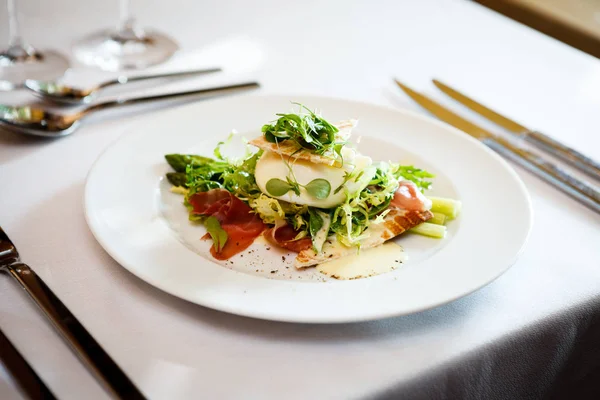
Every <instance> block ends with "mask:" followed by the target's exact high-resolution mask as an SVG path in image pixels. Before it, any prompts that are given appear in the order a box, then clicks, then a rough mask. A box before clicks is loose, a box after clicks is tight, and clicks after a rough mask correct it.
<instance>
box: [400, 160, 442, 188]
mask: <svg viewBox="0 0 600 400" xmlns="http://www.w3.org/2000/svg"><path fill="white" fill-rule="evenodd" d="M392 173H393V174H394V176H395V177H396V178H398V179H400V178H404V179H407V180H409V181H411V182H413V183H414V184H415V185H417V187H418V188H419V189H420V190H421V192H423V191H425V190H427V189H429V188H430V187H431V181H430V180H429V179H431V178H435V175H433V174H432V173H430V172H427V171H425V170H423V169H420V168H417V167H415V166H413V165H397V164H393V165H392Z"/></svg>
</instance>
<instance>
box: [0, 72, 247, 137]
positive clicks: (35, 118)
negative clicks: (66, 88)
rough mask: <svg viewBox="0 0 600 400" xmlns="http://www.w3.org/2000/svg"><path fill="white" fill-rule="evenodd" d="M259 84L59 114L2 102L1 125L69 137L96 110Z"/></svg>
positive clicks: (109, 103)
mask: <svg viewBox="0 0 600 400" xmlns="http://www.w3.org/2000/svg"><path fill="white" fill-rule="evenodd" d="M258 87H259V84H258V83H257V82H248V83H240V84H237V85H229V86H219V87H213V88H208V89H200V90H191V91H186V92H177V93H169V94H161V95H155V96H146V97H134V98H126V99H118V100H114V101H107V102H102V103H96V104H92V105H89V106H87V107H86V108H84V109H83V110H80V111H77V112H75V113H73V114H59V113H55V112H52V111H48V110H45V109H42V108H33V107H28V106H18V107H13V106H4V105H0V126H5V127H6V128H7V129H11V130H13V131H16V132H20V133H26V134H30V135H36V136H47V137H58V136H66V135H69V134H71V133H73V132H74V131H75V130H76V129H77V128H78V127H79V124H80V121H81V119H82V118H83V117H85V116H87V115H88V114H90V113H92V112H94V111H100V110H105V109H108V108H114V107H119V106H124V105H132V104H141V103H147V102H151V101H158V100H167V99H175V98H180V97H187V96H197V95H201V94H204V95H219V94H227V93H237V92H240V91H243V90H248V89H255V88H258Z"/></svg>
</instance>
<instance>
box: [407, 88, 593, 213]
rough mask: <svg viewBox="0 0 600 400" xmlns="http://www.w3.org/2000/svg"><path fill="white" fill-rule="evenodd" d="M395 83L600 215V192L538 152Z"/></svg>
mask: <svg viewBox="0 0 600 400" xmlns="http://www.w3.org/2000/svg"><path fill="white" fill-rule="evenodd" d="M396 84H397V85H398V86H399V87H400V88H401V89H402V90H403V91H404V92H405V93H406V94H407V95H408V96H410V97H411V98H412V99H413V100H415V101H416V102H417V103H418V104H419V105H421V106H422V107H423V108H425V109H426V110H428V111H429V112H431V113H432V114H434V115H435V116H436V117H438V118H439V119H441V120H442V121H445V122H447V123H449V124H450V125H452V126H454V127H456V128H458V129H460V130H461V131H463V132H465V133H467V134H469V135H471V136H473V137H475V138H476V139H478V140H480V141H481V142H482V143H484V144H485V145H487V146H488V147H490V148H492V149H493V150H495V151H496V152H498V153H500V154H502V155H503V156H505V157H506V158H509V159H510V160H512V161H514V162H515V163H517V164H519V165H521V166H522V167H524V168H526V169H527V170H528V171H530V172H532V173H533V174H535V175H536V176H538V177H540V178H542V179H543V180H545V181H546V182H548V183H550V184H551V185H553V186H555V187H556V188H558V189H559V190H561V191H562V192H564V193H566V194H567V195H569V196H571V197H572V198H574V199H576V200H578V201H579V202H580V203H582V204H584V205H585V206H587V207H589V208H590V209H592V210H594V211H595V212H597V213H599V214H600V191H598V189H596V188H595V187H593V186H591V185H590V184H588V183H586V182H583V181H581V180H579V179H577V178H576V177H574V176H573V175H571V174H569V173H568V172H567V171H565V170H563V169H562V168H560V167H558V166H556V165H554V164H552V163H550V162H548V161H546V160H544V159H543V158H542V157H540V156H538V155H537V154H535V153H532V152H530V151H527V150H525V149H523V148H520V147H518V146H516V145H514V144H512V143H511V142H509V141H508V140H505V139H503V138H501V137H498V136H496V135H494V134H493V133H491V132H489V131H487V130H486V129H484V128H482V127H480V126H477V125H475V124H474V123H472V122H470V121H467V120H466V119H464V118H463V117H461V116H459V115H457V114H455V113H454V112H452V111H450V110H449V109H447V108H445V107H444V106H442V105H441V104H439V103H437V102H435V101H433V100H432V99H430V98H428V97H427V96H425V95H423V94H421V93H418V92H416V91H414V90H412V89H411V88H409V87H408V86H406V85H404V84H402V83H401V82H399V81H398V80H396Z"/></svg>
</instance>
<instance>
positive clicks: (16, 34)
mask: <svg viewBox="0 0 600 400" xmlns="http://www.w3.org/2000/svg"><path fill="white" fill-rule="evenodd" d="M7 8H8V18H9V20H8V26H9V40H8V48H7V49H4V50H0V90H9V89H13V88H15V87H19V86H21V85H22V84H23V82H24V81H25V80H26V79H38V80H53V79H55V78H57V77H59V76H61V75H62V74H64V72H65V70H66V69H67V68H68V67H69V61H68V60H67V58H66V57H64V56H63V55H61V54H60V53H57V52H55V51H50V50H44V51H39V50H37V49H35V48H33V47H31V46H30V45H28V44H27V43H25V42H24V41H23V39H22V37H21V34H20V31H19V20H18V16H17V8H16V4H15V0H7Z"/></svg>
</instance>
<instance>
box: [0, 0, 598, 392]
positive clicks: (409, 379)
mask: <svg viewBox="0 0 600 400" xmlns="http://www.w3.org/2000/svg"><path fill="white" fill-rule="evenodd" d="M18 3H19V4H20V5H21V10H22V12H21V14H22V28H23V30H24V32H25V37H26V38H27V39H28V40H29V41H30V42H32V43H34V44H35V45H37V46H39V47H42V48H43V47H55V48H58V49H60V50H63V51H65V52H66V51H68V48H69V44H70V43H71V42H72V41H73V40H75V39H77V38H79V37H81V36H82V35H84V34H85V33H88V32H90V31H92V30H95V29H99V28H101V27H105V26H109V25H111V24H112V23H114V22H115V20H116V17H117V4H116V3H117V2H116V1H114V3H115V4H111V2H95V1H91V0H87V1H80V0H60V1H52V2H37V1H32V0H19V1H18ZM132 6H133V9H134V11H135V14H137V15H138V16H139V19H140V20H141V21H142V22H143V24H146V25H151V26H153V27H156V28H160V29H161V30H164V31H166V32H168V33H170V34H171V35H172V36H173V37H175V38H176V39H177V40H178V42H179V43H180V44H181V47H182V50H181V52H180V54H179V55H178V56H177V57H176V58H175V59H174V60H173V61H172V62H170V63H169V64H168V65H166V66H164V68H169V69H179V68H192V67H198V66H202V65H221V66H223V67H224V68H226V73H225V74H223V75H222V76H218V77H212V78H202V79H198V80H194V81H186V82H185V83H174V84H169V85H166V86H161V87H155V88H151V89H149V90H151V91H159V90H171V89H175V88H182V87H185V86H187V87H191V86H203V85H208V84H209V82H210V83H217V82H232V81H236V80H242V79H245V78H256V79H258V80H260V82H261V83H262V84H263V89H262V90H263V91H264V92H278V93H281V92H285V93H301V94H323V95H330V96H338V97H346V98H352V99H360V100H364V101H370V102H375V103H380V104H387V105H392V106H396V107H405V108H409V109H413V110H417V111H419V112H421V110H420V109H419V108H418V106H416V105H415V104H413V103H411V102H410V101H409V100H408V99H407V98H406V97H404V96H403V95H402V94H400V93H399V91H398V90H397V89H396V88H395V87H394V85H393V84H392V81H391V78H392V77H398V78H401V79H402V80H403V81H405V82H407V83H409V84H411V85H412V86H414V87H415V88H422V89H425V91H426V92H429V93H431V94H434V95H435V96H436V97H438V98H440V99H442V100H444V101H447V100H446V99H444V98H443V97H442V96H441V95H440V94H439V93H437V92H436V91H435V89H434V88H433V87H432V85H431V84H430V82H429V79H431V78H432V77H438V78H440V79H442V80H444V81H447V82H448V83H451V84H453V85H455V86H456V87H458V88H461V89H463V90H464V91H465V92H467V93H471V94H473V95H474V96H476V97H477V98H478V99H481V100H482V101H483V102H485V103H489V104H492V105H493V106H494V107H495V108H497V109H499V110H502V111H503V112H505V113H506V114H508V115H510V116H512V117H514V118H515V119H517V120H519V121H523V122H525V123H526V124H528V125H530V126H532V127H536V128H538V129H540V130H542V131H544V132H546V133H547V134H550V135H552V136H554V137H556V138H558V139H560V140H561V141H564V142H565V143H567V144H570V145H572V146H574V147H576V148H579V149H582V150H584V151H586V152H587V153H589V155H591V156H593V157H595V158H596V159H600V134H599V133H598V132H599V131H600V112H599V110H600V62H599V61H598V60H597V59H595V58H592V57H590V56H588V55H586V54H583V53H581V52H579V51H576V50H574V49H572V48H569V47H568V46H566V45H563V44H561V43H559V42H557V41H555V40H552V39H550V38H548V37H546V36H544V35H542V34H540V33H537V32H535V31H532V30H530V29H528V28H525V27H523V26H521V25H519V24H517V23H515V22H512V21H511V20H508V19H506V18H504V17H501V16H499V15H498V14H495V13H493V12H492V11H489V10H487V9H485V8H483V7H481V6H478V5H476V4H473V3H470V2H466V1H457V0H456V1H447V0H427V1H418V2H417V1H408V0H407V1H369V2H367V1H327V2H317V1H312V0H304V1H301V2H280V1H268V0H261V1H258V0H256V1H243V0H238V1H233V0H229V1H221V2H216V1H215V2H208V1H207V2H192V1H183V0H172V1H153V2H150V1H147V2H142V1H139V0H138V1H133V2H132ZM0 21H6V14H5V10H1V11H0ZM0 26H2V27H3V28H2V30H1V32H0V42H1V43H5V41H6V38H7V32H5V31H6V29H4V27H5V26H6V25H5V22H2V23H0ZM103 76H104V75H102V74H99V73H95V72H90V71H89V70H84V69H81V68H79V69H76V70H74V71H72V73H71V75H70V77H69V78H70V79H73V80H80V81H85V82H92V81H93V80H99V79H101V78H102V77H103ZM143 91H147V90H146V89H143ZM16 99H17V95H15V94H6V93H4V94H0V100H1V102H9V101H16ZM448 104H452V103H451V102H450V101H448ZM148 110H152V111H148ZM147 112H158V111H157V107H154V108H144V109H135V110H132V111H131V110H130V112H119V113H118V114H117V113H105V114H103V115H101V116H98V117H94V118H92V119H91V120H90V121H89V123H87V124H86V125H85V126H84V127H83V128H82V129H81V130H80V131H78V132H77V133H76V134H74V135H72V136H69V137H66V138H63V139H60V140H38V139H35V138H29V137H23V136H18V135H15V134H12V133H7V132H0V223H1V224H2V227H3V228H4V229H5V230H6V231H7V232H8V234H9V235H10V237H11V238H12V239H13V241H14V242H15V243H16V244H17V246H18V248H19V250H20V252H21V253H22V255H23V258H24V260H25V261H26V262H27V263H29V264H30V265H32V266H33V268H34V269H35V270H36V271H37V272H38V274H39V275H40V276H41V277H42V278H43V279H44V280H45V281H46V283H47V284H48V285H49V286H50V287H51V288H52V289H53V290H54V291H55V292H56V293H57V294H58V296H59V297H60V298H61V299H62V300H63V301H64V302H65V303H66V305H67V306H68V307H69V308H70V309H71V310H72V312H73V313H74V314H75V315H76V316H77V317H78V318H79V319H80V320H81V321H82V323H83V324H84V325H85V326H86V327H87V328H88V329H89V330H90V331H91V333H92V334H93V335H94V337H95V338H96V339H97V340H98V341H99V342H100V344H101V345H102V346H103V347H104V348H105V349H106V350H107V351H108V352H109V353H110V354H111V355H112V356H113V357H114V359H115V360H116V362H117V363H118V364H119V365H121V366H122V367H123V369H124V370H125V371H126V373H127V374H128V375H129V376H130V377H131V378H132V379H133V381H134V382H135V383H136V384H137V385H138V386H139V387H140V388H141V390H142V391H143V392H144V393H145V394H146V395H147V396H148V397H150V398H152V399H186V398H257V399H258V398H261V399H262V398H273V399H279V398H286V399H304V398H331V399H338V398H339V399H342V398H361V397H376V396H379V395H381V396H383V397H389V398H396V397H402V396H405V397H407V398H408V397H423V398H442V397H448V398H450V397H454V398H456V396H458V397H465V398H468V397H469V396H470V397H471V398H483V395H484V394H486V395H489V396H492V394H494V395H495V396H497V397H498V398H505V397H510V396H513V398H514V396H516V397H526V396H533V397H535V396H537V395H541V394H543V393H545V391H546V390H548V388H550V387H551V386H552V385H553V382H554V381H555V378H557V377H561V376H563V375H561V371H563V370H564V367H565V366H568V365H569V363H570V362H574V361H573V360H574V358H573V357H575V356H576V355H577V354H578V353H577V351H579V352H580V353H582V354H591V353H590V351H591V350H590V349H595V350H596V351H598V345H597V342H596V344H595V347H594V346H593V343H594V341H593V340H591V339H589V338H590V336H589V335H590V334H591V332H596V333H598V332H600V330H599V329H598V325H599V323H598V320H599V317H598V315H599V314H600V295H599V289H600V261H599V260H600V216H598V215H595V214H593V213H592V212H591V211H589V210H588V209H586V208H584V207H583V206H580V205H579V204H578V203H575V202H574V201H572V200H571V199H569V198H568V197H566V196H564V195H562V194H561V193H558V192H557V191H556V190H554V189H552V188H551V187H549V186H548V185H546V184H545V183H542V182H540V181H539V180H538V179H536V178H534V177H533V176H531V175H529V174H528V173H526V172H524V171H522V170H520V169H518V172H519V174H520V175H521V177H522V178H523V180H524V181H525V183H526V185H527V187H528V189H529V191H530V194H531V197H532V200H533V206H534V210H535V223H534V228H533V232H532V235H531V238H530V240H529V244H528V246H527V249H526V251H525V252H524V254H523V255H522V256H521V257H520V259H519V261H518V262H517V263H516V264H515V265H514V266H513V267H512V268H511V269H510V270H509V271H508V272H507V273H506V274H505V275H503V276H502V277H500V278H499V279H498V280H496V281H495V282H493V283H492V284H490V285H489V286H487V287H485V288H483V289H482V290H480V291H478V292H476V293H474V294H472V295H470V296H467V297H466V298H463V299H461V300H458V301H455V302H453V303H451V304H448V305H446V306H443V307H439V308H437V309H434V310H430V311H427V312H423V313H419V314H415V315H411V316H407V317H401V318H394V319H388V320H383V321H377V322H369V323H360V324H346V325H325V326H317V325H296V324H285V323H274V322H267V321H260V320H253V319H248V318H241V317H237V316H234V315H228V314H224V313H220V312H216V311H212V310H209V309H205V308H203V307H200V306H197V305H193V304H189V303H187V302H185V301H183V300H179V299H177V298H175V297H172V296H170V295H167V294H165V293H163V292H161V291H159V290H157V289H154V288H153V287H151V286H149V285H147V284H146V283H144V282H142V281H141V280H139V279H137V278H136V277H134V276H133V275H131V274H130V273H128V272H127V271H126V270H124V269H123V268H121V267H120V266H119V265H118V264H117V263H116V262H115V261H113V260H112V259H111V258H110V257H109V256H108V255H107V254H106V253H105V252H104V251H103V249H102V248H101V247H100V245H99V244H98V243H97V242H96V241H95V240H94V238H93V237H92V235H91V233H90V231H89V229H88V228H87V226H86V223H85V221H84V217H83V204H82V197H83V188H84V184H85V179H86V174H87V172H88V171H89V169H90V167H91V165H92V163H93V161H94V160H95V159H96V158H97V157H98V155H99V154H100V153H101V152H102V151H103V149H104V148H105V147H106V146H107V145H108V144H109V143H111V142H113V141H115V140H117V139H118V138H119V137H120V136H121V135H123V134H124V133H126V132H127V131H128V130H129V128H128V127H129V126H131V124H135V122H136V121H142V120H143V119H144V117H145V114H146V113H147ZM117 117H119V118H117ZM473 118H474V119H476V120H477V121H481V119H480V118H477V117H473ZM482 124H485V125H486V126H488V124H487V123H486V122H484V121H482ZM490 212H510V210H490ZM492 228H493V227H492ZM0 293H1V299H2V300H1V301H0V327H1V328H2V330H3V331H4V332H5V333H6V335H7V336H8V337H9V338H10V339H11V340H12V341H13V342H14V343H15V345H16V346H17V347H18V349H19V350H20V351H21V352H22V353H23V354H24V356H25V357H26V358H27V359H28V360H29V361H30V363H31V364H32V366H33V367H34V369H35V370H36V371H37V372H38V373H39V374H40V375H41V377H42V378H43V379H44V380H45V381H46V382H47V383H48V385H49V387H50V388H51V389H52V390H53V391H54V392H55V393H56V394H57V395H58V396H59V397H60V398H64V399H82V398H86V399H101V398H105V397H106V394H105V393H104V392H103V390H102V389H101V388H100V387H99V386H98V385H97V383H96V382H95V381H94V379H93V378H92V377H91V376H90V375H89V374H88V373H87V371H86V370H85V369H84V368H83V367H82V366H81V365H80V364H79V362H78V361H77V359H76V358H75V357H74V356H73V355H72V353H71V352H70V351H69V349H68V348H67V346H66V345H65V344H64V343H63V342H62V341H61V339H60V338H59V337H58V336H57V335H56V333H55V332H54V331H53V329H52V328H51V326H50V325H49V324H48V323H47V322H46V320H45V319H44V318H43V317H42V316H41V315H40V313H39V312H38V310H37V309H36V308H35V307H34V306H33V305H32V303H31V302H30V301H29V299H28V298H27V297H26V295H25V293H24V292H23V291H21V290H20V289H19V288H18V287H17V285H16V284H15V283H14V282H13V281H12V280H10V279H9V278H8V277H7V276H3V277H2V278H1V279H0ZM593 329H596V330H595V331H593ZM581 338H584V339H585V338H588V339H587V340H588V342H590V341H591V343H592V345H590V347H588V348H585V349H583V350H582V349H581V348H580V347H581V343H583V342H582V341H581V340H578V339H581ZM584 342H585V341H584ZM578 349H579V350H578ZM598 353H600V351H598ZM598 353H596V354H598ZM588 358H589V359H590V360H591V361H589V360H588V362H589V363H590V364H589V367H590V368H592V369H593V368H594V367H595V368H598V363H597V360H598V358H595V360H596V361H594V358H590V357H588ZM594 362H596V364H593V363H594ZM576 364H577V363H576ZM576 366H579V367H581V368H583V367H582V366H581V365H579V364H577V365H576ZM587 372H589V371H587ZM587 372H586V370H585V369H584V370H583V371H582V372H581V373H580V375H581V374H583V375H585V374H586V373H587ZM588 375H589V374H588ZM525 383H527V384H528V385H529V386H527V385H525ZM15 396H16V395H15V392H14V391H13V389H11V388H10V385H9V383H8V381H7V380H6V379H5V378H2V375H1V374H0V398H3V399H4V398H14V397H15Z"/></svg>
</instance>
